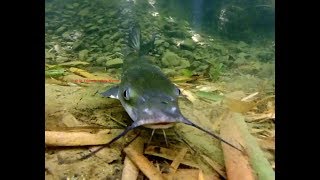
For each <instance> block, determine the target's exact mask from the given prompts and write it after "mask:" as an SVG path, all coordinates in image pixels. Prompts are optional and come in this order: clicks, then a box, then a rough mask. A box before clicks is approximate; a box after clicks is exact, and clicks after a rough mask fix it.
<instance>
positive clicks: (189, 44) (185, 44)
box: [180, 39, 196, 50]
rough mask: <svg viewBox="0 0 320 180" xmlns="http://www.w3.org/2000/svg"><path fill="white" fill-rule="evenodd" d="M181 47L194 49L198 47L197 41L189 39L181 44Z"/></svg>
mask: <svg viewBox="0 0 320 180" xmlns="http://www.w3.org/2000/svg"><path fill="white" fill-rule="evenodd" d="M180 48H181V49H186V50H194V49H195V48H196V43H195V42H194V41H193V40H192V39H187V40H184V41H183V42H182V43H181V44H180Z"/></svg>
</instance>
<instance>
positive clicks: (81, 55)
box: [79, 49, 89, 61]
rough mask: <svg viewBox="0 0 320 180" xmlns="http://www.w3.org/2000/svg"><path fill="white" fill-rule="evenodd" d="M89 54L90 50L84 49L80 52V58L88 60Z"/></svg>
mask: <svg viewBox="0 0 320 180" xmlns="http://www.w3.org/2000/svg"><path fill="white" fill-rule="evenodd" d="M88 54H89V51H88V50H86V49H85V50H82V51H80V52H79V59H80V60H82V61H85V60H87V58H88Z"/></svg>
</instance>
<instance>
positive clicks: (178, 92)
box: [176, 88, 181, 96]
mask: <svg viewBox="0 0 320 180" xmlns="http://www.w3.org/2000/svg"><path fill="white" fill-rule="evenodd" d="M176 92H177V95H178V96H179V95H181V90H180V89H179V88H177V89H176Z"/></svg>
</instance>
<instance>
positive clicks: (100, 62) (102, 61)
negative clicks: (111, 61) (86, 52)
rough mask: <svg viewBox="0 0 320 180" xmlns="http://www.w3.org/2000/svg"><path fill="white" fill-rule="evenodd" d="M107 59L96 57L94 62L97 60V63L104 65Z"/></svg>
mask: <svg viewBox="0 0 320 180" xmlns="http://www.w3.org/2000/svg"><path fill="white" fill-rule="evenodd" d="M107 60H108V59H107V58H106V57H104V56H101V57H98V58H97V60H96V62H97V64H98V65H104V64H105V63H106V62H107Z"/></svg>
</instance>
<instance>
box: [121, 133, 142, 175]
mask: <svg viewBox="0 0 320 180" xmlns="http://www.w3.org/2000/svg"><path fill="white" fill-rule="evenodd" d="M129 146H130V148H132V149H135V150H136V151H137V152H138V153H141V154H142V153H143V140H142V138H141V137H137V138H136V139H135V140H134V141H133V142H132V143H131V144H130V145H129ZM138 175H139V169H138V167H137V166H136V165H134V163H133V162H132V161H131V160H130V158H129V157H128V156H126V158H125V159H124V167H123V170H122V176H121V180H135V179H137V178H138Z"/></svg>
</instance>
